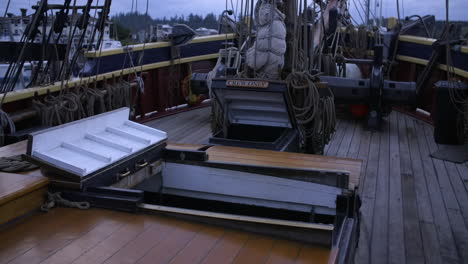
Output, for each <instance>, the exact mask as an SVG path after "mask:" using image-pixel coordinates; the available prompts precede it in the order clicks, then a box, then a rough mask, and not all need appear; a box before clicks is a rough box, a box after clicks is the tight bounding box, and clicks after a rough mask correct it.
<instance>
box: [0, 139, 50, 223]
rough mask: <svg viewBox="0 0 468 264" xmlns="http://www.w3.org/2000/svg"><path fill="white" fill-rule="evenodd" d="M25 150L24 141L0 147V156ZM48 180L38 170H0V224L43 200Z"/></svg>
mask: <svg viewBox="0 0 468 264" xmlns="http://www.w3.org/2000/svg"><path fill="white" fill-rule="evenodd" d="M25 152H26V141H23V142H20V143H17V144H13V145H9V146H6V147H2V148H0V157H4V156H14V155H20V154H24V153H25ZM48 183H49V180H48V179H47V178H45V177H42V174H41V172H40V171H39V170H33V171H29V172H25V173H1V172H0V225H3V224H5V223H7V222H9V221H11V220H14V219H15V218H18V217H21V216H23V215H25V214H27V213H29V212H31V211H34V210H36V209H39V208H40V206H41V205H42V203H43V202H44V198H45V194H46V192H47V185H48Z"/></svg>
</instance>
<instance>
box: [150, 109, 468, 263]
mask: <svg viewBox="0 0 468 264" xmlns="http://www.w3.org/2000/svg"><path fill="white" fill-rule="evenodd" d="M147 125H150V126H152V127H155V128H160V129H162V130H165V131H167V132H168V133H169V139H170V141H172V142H178V143H191V144H206V143H207V142H208V138H209V137H210V136H211V134H210V109H209V108H204V109H199V110H195V111H191V112H186V113H183V114H180V115H176V116H171V117H168V118H165V119H161V120H155V121H153V122H150V123H148V124H147ZM442 147H443V146H439V145H437V144H436V143H435V142H434V139H433V128H432V127H431V126H430V125H428V124H426V123H424V122H423V121H419V120H416V119H414V118H412V117H409V116H406V115H404V114H401V113H398V112H393V113H392V114H391V115H390V116H389V117H387V118H386V119H385V121H384V126H383V128H382V131H379V132H372V131H369V130H366V129H365V128H364V126H363V124H362V122H360V121H357V120H352V119H350V118H348V117H346V118H341V119H339V120H338V127H337V132H336V133H335V134H334V136H333V138H332V140H331V142H330V143H329V144H328V145H327V146H326V147H325V154H326V155H327V156H338V157H341V158H351V159H361V160H362V161H363V164H362V167H361V177H360V179H359V183H360V184H359V192H360V195H361V198H362V202H363V204H362V208H361V215H362V218H361V226H360V229H361V235H360V240H359V247H358V251H357V254H356V262H357V263H395V264H399V263H468V191H467V190H468V163H465V164H455V163H451V162H446V161H441V160H437V159H433V158H431V157H430V156H429V154H430V153H432V152H435V151H436V150H438V149H439V148H442ZM255 152H257V150H255V151H251V157H252V158H253V160H254V162H257V161H255V160H257V159H258V158H256V157H254V156H255V154H253V153H255ZM257 153H258V152H257ZM223 159H224V160H226V161H230V160H233V158H232V157H225V158H223ZM246 162H247V161H246ZM285 163H288V164H287V165H289V166H291V164H293V163H289V162H285ZM306 252H307V253H306ZM309 252H310V251H302V250H301V251H300V253H299V256H303V255H304V254H309ZM316 252H317V251H314V254H315V253H316ZM310 254H312V253H310ZM311 258H313V256H308V257H307V258H306V259H307V260H310V259H311ZM298 262H299V263H307V262H301V261H299V258H298Z"/></svg>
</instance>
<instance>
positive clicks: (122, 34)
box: [110, 20, 131, 44]
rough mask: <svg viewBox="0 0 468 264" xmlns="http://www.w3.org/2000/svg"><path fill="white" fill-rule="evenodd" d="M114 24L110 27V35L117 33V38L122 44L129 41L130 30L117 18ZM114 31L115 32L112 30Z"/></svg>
mask: <svg viewBox="0 0 468 264" xmlns="http://www.w3.org/2000/svg"><path fill="white" fill-rule="evenodd" d="M114 24H115V26H113V27H111V32H110V34H111V36H115V35H117V40H120V41H121V42H122V43H123V44H124V43H125V42H128V41H130V39H131V30H130V29H128V28H126V27H125V26H123V25H122V24H121V23H119V22H118V21H117V20H114ZM114 31H116V32H114Z"/></svg>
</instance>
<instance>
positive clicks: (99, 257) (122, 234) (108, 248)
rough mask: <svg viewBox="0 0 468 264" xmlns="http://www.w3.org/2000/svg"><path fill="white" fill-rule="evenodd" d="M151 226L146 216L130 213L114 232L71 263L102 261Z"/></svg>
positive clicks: (81, 263) (84, 263)
mask: <svg viewBox="0 0 468 264" xmlns="http://www.w3.org/2000/svg"><path fill="white" fill-rule="evenodd" d="M151 226H152V222H151V221H150V220H149V219H148V217H146V216H143V217H138V216H135V215H131V219H130V221H128V222H127V223H126V224H125V225H123V226H122V227H121V228H120V229H118V230H117V231H116V232H114V233H112V234H111V235H110V236H108V237H107V238H106V239H104V240H102V241H101V242H99V243H98V244H97V245H96V246H94V247H93V248H92V249H90V250H88V251H86V252H85V253H84V254H82V255H81V256H80V257H78V258H77V259H75V260H74V261H73V262H72V263H75V264H86V263H96V264H98V263H103V262H105V261H106V260H107V259H108V258H110V257H112V255H114V254H116V253H117V252H118V251H119V250H120V249H121V248H123V247H124V246H125V245H126V244H127V243H129V242H130V241H132V240H133V239H135V238H136V237H137V236H138V235H139V234H141V233H142V232H145V231H147V230H148V229H149V228H150V227H151Z"/></svg>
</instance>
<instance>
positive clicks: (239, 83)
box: [226, 80, 269, 89]
mask: <svg viewBox="0 0 468 264" xmlns="http://www.w3.org/2000/svg"><path fill="white" fill-rule="evenodd" d="M268 85H269V83H268V82H267V81H249V80H227V81H226V86H228V87H242V88H262V89H265V88H267V87H268Z"/></svg>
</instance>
